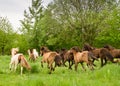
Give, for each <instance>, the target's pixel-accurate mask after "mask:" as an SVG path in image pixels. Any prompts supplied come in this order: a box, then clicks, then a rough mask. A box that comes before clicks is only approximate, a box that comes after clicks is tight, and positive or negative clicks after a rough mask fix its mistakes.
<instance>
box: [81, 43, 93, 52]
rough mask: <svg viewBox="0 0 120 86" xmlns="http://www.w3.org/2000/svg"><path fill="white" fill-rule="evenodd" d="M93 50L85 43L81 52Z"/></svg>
mask: <svg viewBox="0 0 120 86" xmlns="http://www.w3.org/2000/svg"><path fill="white" fill-rule="evenodd" d="M93 49H94V48H93V47H92V46H90V45H89V44H88V43H85V44H84V46H83V50H87V51H91V50H93Z"/></svg>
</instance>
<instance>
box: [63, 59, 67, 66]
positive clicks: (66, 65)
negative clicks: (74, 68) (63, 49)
mask: <svg viewBox="0 0 120 86" xmlns="http://www.w3.org/2000/svg"><path fill="white" fill-rule="evenodd" d="M65 62H66V59H64V62H63V65H64V66H65V67H67V65H66V64H65Z"/></svg>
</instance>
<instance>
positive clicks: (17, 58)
mask: <svg viewBox="0 0 120 86" xmlns="http://www.w3.org/2000/svg"><path fill="white" fill-rule="evenodd" d="M18 64H20V66H21V75H22V73H23V67H24V68H26V69H31V67H30V65H29V64H28V62H27V60H26V59H25V57H24V55H23V54H20V53H19V54H16V55H14V56H13V57H12V58H11V62H10V64H9V66H10V69H11V70H12V71H16V69H17V66H18Z"/></svg>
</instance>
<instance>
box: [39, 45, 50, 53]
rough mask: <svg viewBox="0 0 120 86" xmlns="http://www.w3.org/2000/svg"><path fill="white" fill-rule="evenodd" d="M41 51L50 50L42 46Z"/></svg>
mask: <svg viewBox="0 0 120 86" xmlns="http://www.w3.org/2000/svg"><path fill="white" fill-rule="evenodd" d="M40 50H41V51H44V52H49V51H50V50H49V49H48V47H45V46H42V47H41V48H40Z"/></svg>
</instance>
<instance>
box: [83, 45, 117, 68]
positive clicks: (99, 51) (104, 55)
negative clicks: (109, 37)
mask: <svg viewBox="0 0 120 86" xmlns="http://www.w3.org/2000/svg"><path fill="white" fill-rule="evenodd" d="M83 50H88V51H90V52H92V53H93V54H94V56H95V57H97V58H100V59H101V67H103V66H104V65H106V64H107V60H109V61H111V62H112V63H115V61H114V59H113V56H112V55H111V53H110V52H109V51H108V50H107V49H106V48H93V47H91V46H90V45H89V44H84V47H83ZM94 60H95V59H93V62H94ZM103 61H105V62H103Z"/></svg>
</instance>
